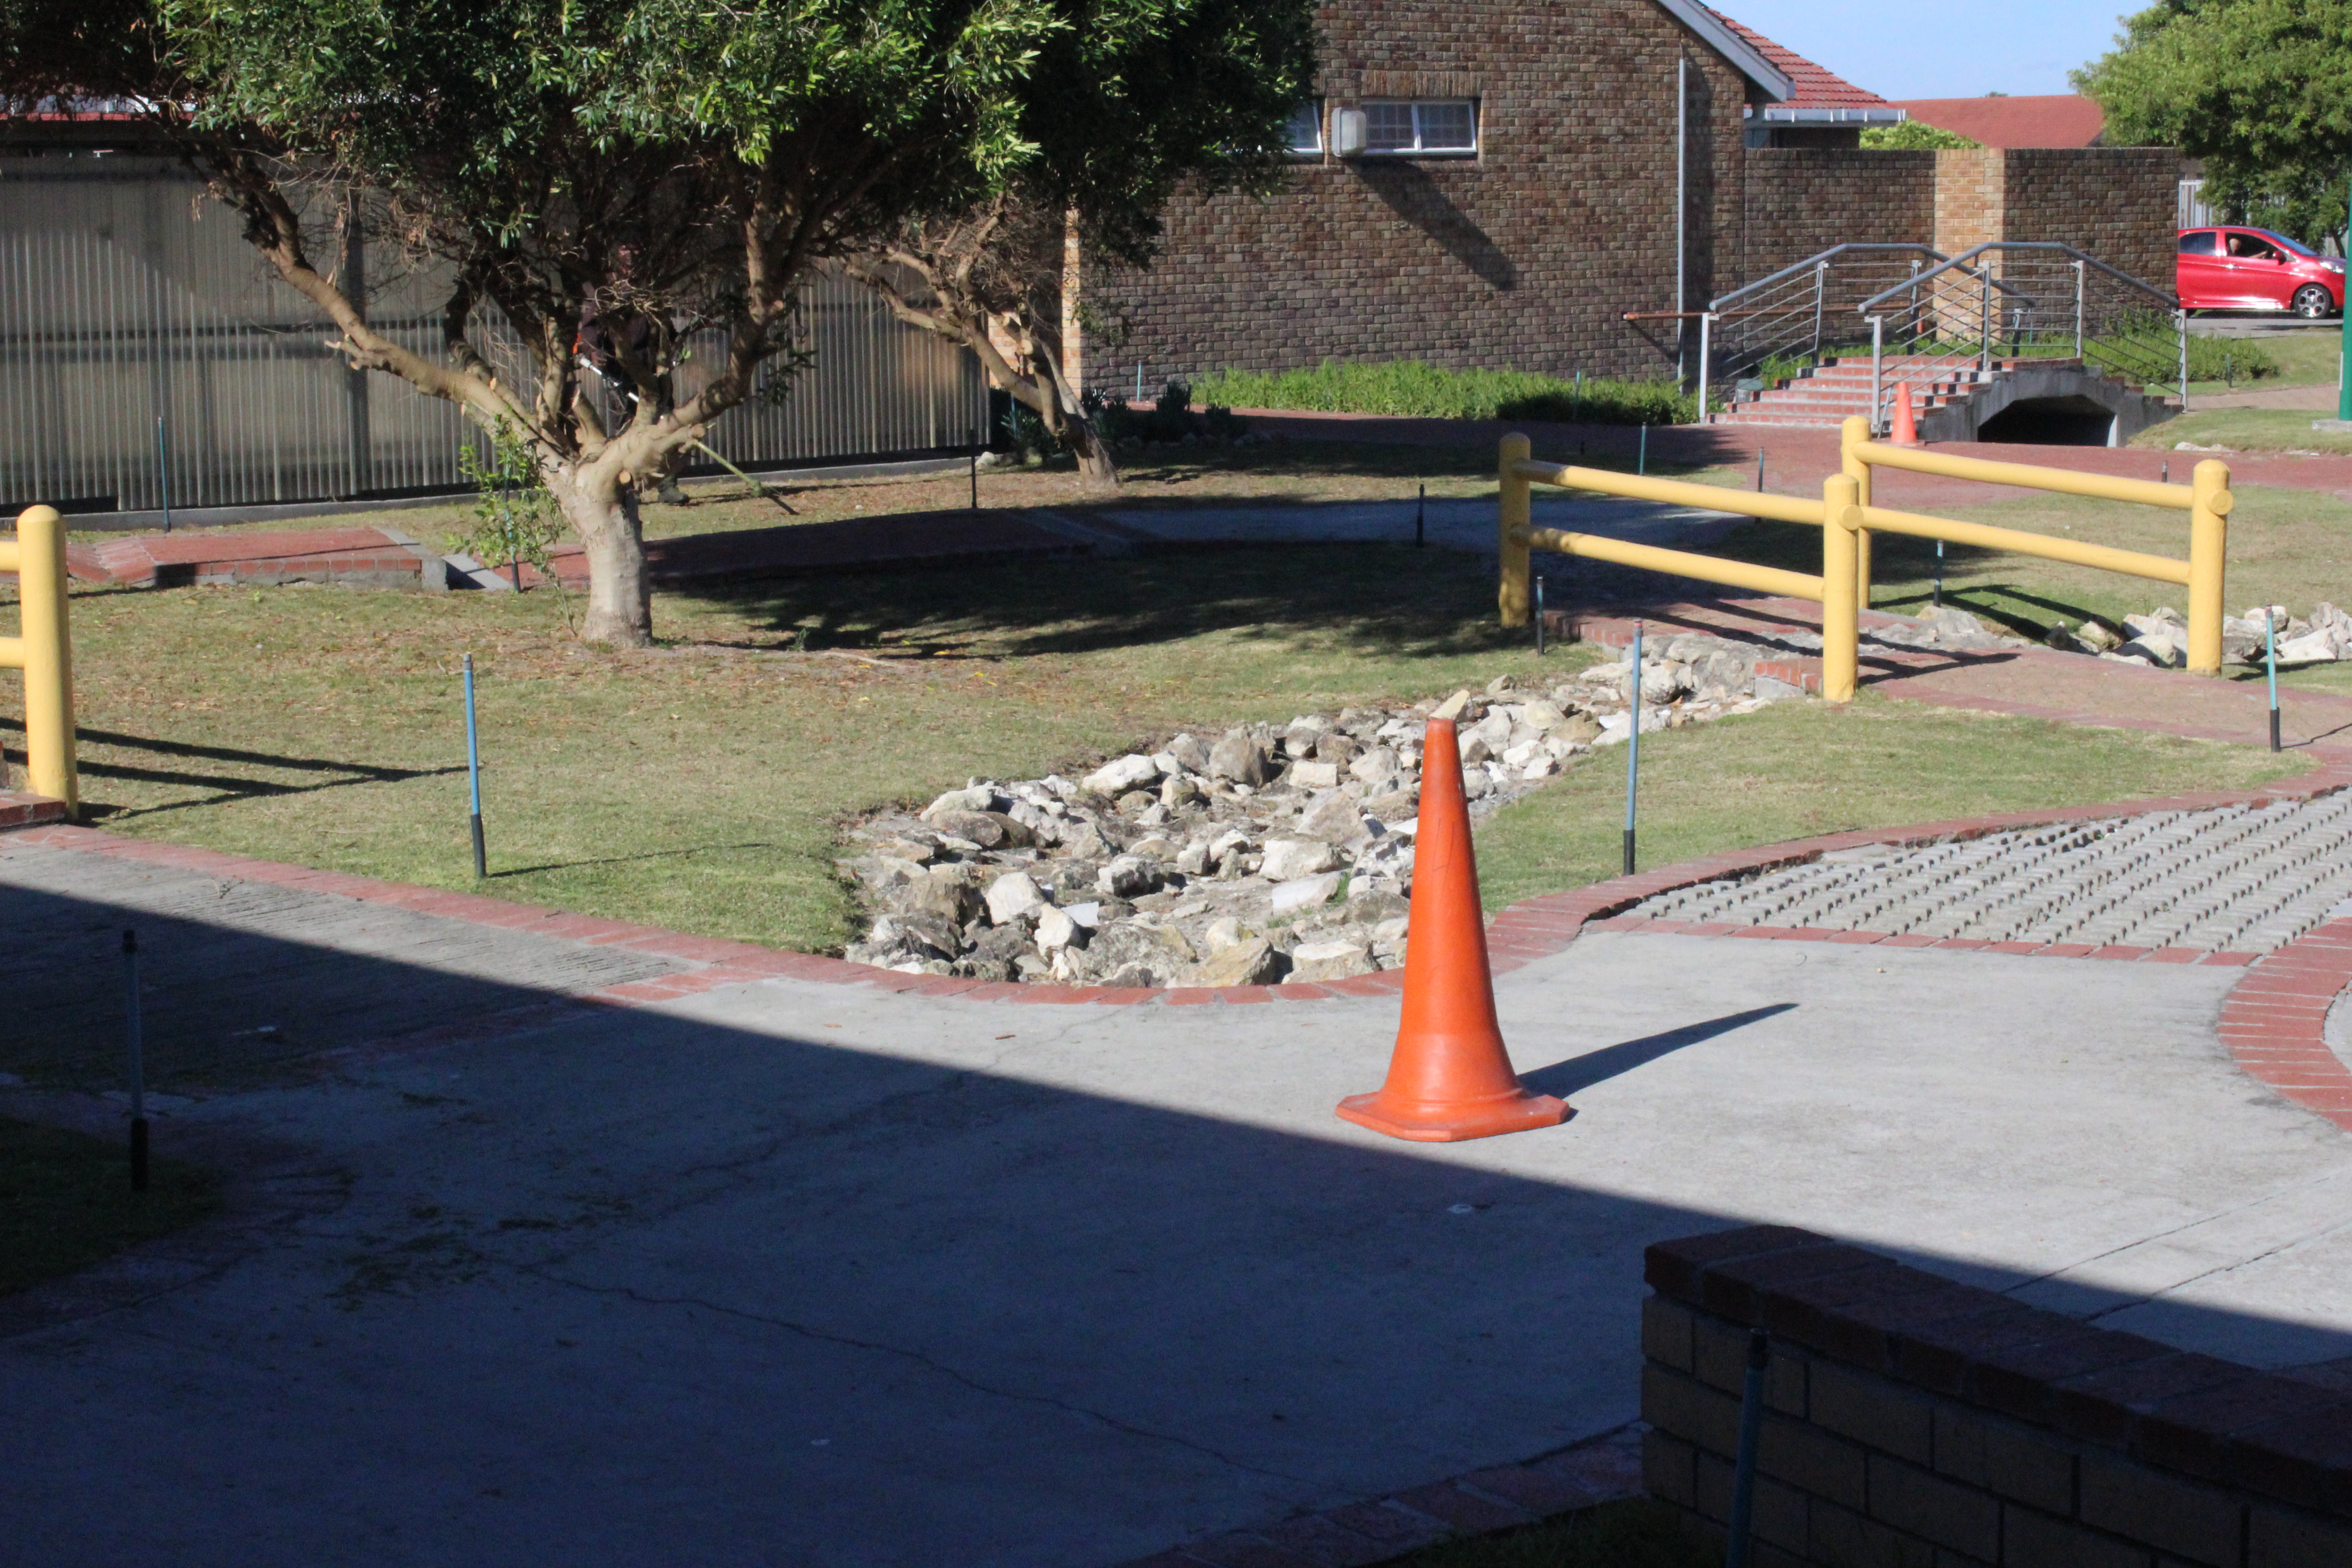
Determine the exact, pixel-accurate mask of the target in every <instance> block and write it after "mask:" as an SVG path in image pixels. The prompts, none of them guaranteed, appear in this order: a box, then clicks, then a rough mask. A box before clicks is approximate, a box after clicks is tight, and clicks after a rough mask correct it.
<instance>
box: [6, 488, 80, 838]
mask: <svg viewBox="0 0 2352 1568" xmlns="http://www.w3.org/2000/svg"><path fill="white" fill-rule="evenodd" d="M16 601H17V608H18V613H19V616H20V625H21V627H22V630H23V633H24V638H25V773H26V779H25V782H26V784H28V785H29V786H31V789H32V792H33V793H34V794H35V795H47V796H48V797H49V798H50V799H52V800H61V801H64V802H65V803H66V814H67V816H79V815H80V814H81V790H80V783H79V779H78V778H77V776H76V772H77V770H76V769H75V766H74V714H73V646H72V643H71V642H70V640H69V639H68V631H67V625H66V535H65V529H64V527H63V526H62V525H61V524H60V523H59V521H58V513H57V509H56V508H54V507H46V506H36V507H28V508H26V510H24V511H23V512H21V513H19V514H18V515H17V518H16Z"/></svg>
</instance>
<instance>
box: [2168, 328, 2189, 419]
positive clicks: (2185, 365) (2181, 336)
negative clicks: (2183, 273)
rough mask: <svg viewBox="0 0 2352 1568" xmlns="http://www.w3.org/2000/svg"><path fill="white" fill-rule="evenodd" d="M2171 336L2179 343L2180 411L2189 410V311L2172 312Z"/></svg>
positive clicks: (2184, 412) (2185, 411)
mask: <svg viewBox="0 0 2352 1568" xmlns="http://www.w3.org/2000/svg"><path fill="white" fill-rule="evenodd" d="M2172 331H2173V336H2174V337H2175V338H2177V339H2178V340H2179V343H2180V412H2182V413H2183V414H2186V413H2188V412H2189V312H2188V311H2186V310H2175V311H2173V312H2172Z"/></svg>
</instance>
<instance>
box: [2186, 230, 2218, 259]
mask: <svg viewBox="0 0 2352 1568" xmlns="http://www.w3.org/2000/svg"><path fill="white" fill-rule="evenodd" d="M2180 254H2181V255H2183V256H2210V255H2212V254H2213V231H2212V230H2211V229H2210V228H2209V229H2206V230H2205V231H2204V232H2203V233H2201V234H2184V235H2182V236H2181V237H2180Z"/></svg>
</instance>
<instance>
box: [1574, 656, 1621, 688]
mask: <svg viewBox="0 0 2352 1568" xmlns="http://www.w3.org/2000/svg"><path fill="white" fill-rule="evenodd" d="M1631 668H1633V660H1631V659H1624V658H1621V659H1619V660H1618V661H1617V662H1616V663H1614V664H1596V665H1594V666H1593V667H1592V668H1591V669H1587V670H1583V671H1581V672H1580V673H1579V674H1578V676H1577V678H1576V679H1579V680H1584V681H1590V682H1591V683H1592V684H1593V685H1595V686H1622V685H1624V684H1625V672H1626V671H1627V670H1629V669H1631Z"/></svg>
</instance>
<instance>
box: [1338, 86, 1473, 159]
mask: <svg viewBox="0 0 2352 1568" xmlns="http://www.w3.org/2000/svg"><path fill="white" fill-rule="evenodd" d="M1364 121H1365V124H1364V151H1365V152H1367V153H1389V154H1391V156H1408V155H1413V154H1420V155H1423V156H1436V157H1456V158H1459V157H1466V156H1468V155H1470V154H1471V153H1475V152H1477V151H1478V106H1477V105H1476V104H1475V102H1473V101H1472V100H1469V99H1466V98H1455V99H1431V100H1414V101H1410V102H1396V101H1391V102H1387V103H1377V102H1375V103H1367V104H1365V105H1364Z"/></svg>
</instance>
